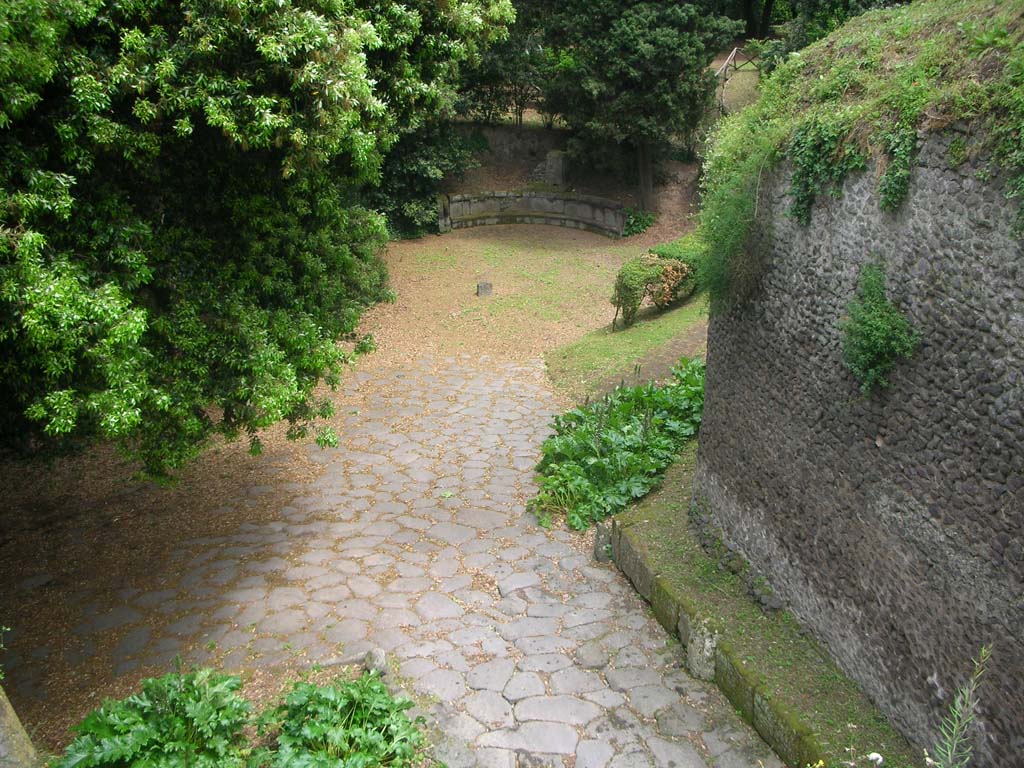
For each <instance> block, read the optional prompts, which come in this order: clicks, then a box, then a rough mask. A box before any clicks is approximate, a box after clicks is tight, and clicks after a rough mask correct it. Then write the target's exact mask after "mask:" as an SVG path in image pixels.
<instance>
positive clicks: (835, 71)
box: [700, 0, 1024, 310]
mask: <svg viewBox="0 0 1024 768" xmlns="http://www.w3.org/2000/svg"><path fill="white" fill-rule="evenodd" d="M897 63H898V65H899V66H896V64H897ZM761 92H762V96H761V99H760V100H759V101H758V102H757V103H756V104H754V105H752V106H751V107H749V108H747V109H745V110H744V111H743V112H741V113H739V114H737V115H734V116H731V117H729V118H727V119H725V120H724V121H723V122H722V124H721V126H720V128H719V129H718V131H717V132H716V134H715V136H714V137H713V139H712V141H711V143H710V145H709V150H708V155H707V158H706V161H705V168H704V174H703V178H702V185H703V188H702V193H703V194H702V209H701V214H700V221H701V229H702V231H703V233H704V236H705V239H706V241H707V243H708V259H707V264H706V268H705V270H704V271H703V273H702V276H703V282H704V284H705V285H706V287H707V288H708V289H709V290H710V292H711V295H712V299H713V302H712V309H713V310H714V309H715V308H716V307H719V306H721V305H722V302H723V301H737V300H742V298H743V297H744V296H745V295H747V293H748V292H749V291H751V290H753V288H754V287H756V284H757V281H758V279H759V275H760V263H759V254H760V252H761V250H762V249H760V248H758V247H756V245H755V244H753V243H751V241H750V236H751V233H752V222H753V221H754V219H755V212H756V197H757V192H758V189H759V185H760V183H761V181H762V180H763V179H764V178H765V175H766V174H767V173H770V172H771V170H772V169H773V168H774V167H775V166H776V164H778V163H779V162H780V161H782V160H783V159H787V158H788V159H790V160H791V161H792V166H793V177H792V187H791V195H792V198H793V208H792V213H793V215H794V216H795V217H796V218H798V219H799V220H801V221H806V220H808V218H809V216H810V215H811V208H812V206H813V204H814V201H815V199H816V198H817V197H818V195H820V194H823V193H828V194H837V193H838V191H839V189H840V185H841V183H842V181H843V178H844V177H845V175H846V174H847V173H848V172H850V171H851V170H854V169H857V168H861V167H864V165H865V164H866V163H868V162H869V161H874V162H875V164H876V168H877V170H878V172H879V173H878V191H879V203H880V206H881V207H882V208H883V209H885V210H895V209H896V208H898V207H899V205H900V203H901V202H902V200H903V198H904V197H905V196H906V193H907V190H908V187H909V181H910V171H911V167H912V163H913V160H914V156H915V153H916V150H917V143H918V132H919V131H920V130H921V129H922V128H927V129H940V128H941V127H943V126H946V125H949V124H951V123H953V122H955V121H957V120H963V121H966V122H968V123H969V124H971V126H972V128H973V129H974V130H972V139H971V146H970V149H969V150H968V149H967V147H966V145H964V143H963V142H961V145H960V148H959V152H958V153H957V155H958V156H957V157H955V158H954V157H951V164H952V163H956V162H963V160H964V159H965V157H966V155H967V154H968V152H970V153H971V155H972V156H974V157H979V156H983V155H984V156H988V157H989V158H990V159H991V171H992V174H993V175H995V174H997V173H1002V174H1006V175H1007V176H1008V177H1009V178H1008V179H1007V194H1008V195H1010V196H1018V197H1019V196H1020V195H1021V192H1022V191H1024V8H1022V7H1021V6H1020V4H1008V5H994V4H992V3H991V2H988V1H987V0H924V1H923V2H918V3H914V4H912V5H908V6H901V7H896V8H892V9H886V10H876V11H871V12H869V13H865V14H864V15H862V16H859V17H857V18H855V19H853V20H852V21H850V22H848V23H847V24H846V25H845V26H844V27H842V28H840V29H839V30H837V31H836V32H834V33H833V34H831V35H830V36H829V37H828V38H826V39H825V40H822V41H821V42H819V43H817V44H815V45H813V46H811V47H810V48H808V49H806V50H804V51H802V52H800V54H799V55H796V56H792V57H790V58H789V59H788V60H787V61H786V63H785V64H783V65H782V66H780V67H779V68H778V70H776V71H775V72H774V73H773V74H772V75H771V76H770V77H768V78H766V79H765V80H763V81H762V84H761Z"/></svg>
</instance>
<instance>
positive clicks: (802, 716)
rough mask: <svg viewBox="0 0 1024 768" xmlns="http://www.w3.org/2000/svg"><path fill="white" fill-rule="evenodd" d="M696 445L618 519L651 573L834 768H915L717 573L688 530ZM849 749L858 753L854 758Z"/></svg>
mask: <svg viewBox="0 0 1024 768" xmlns="http://www.w3.org/2000/svg"><path fill="white" fill-rule="evenodd" d="M696 457H697V445H696V442H693V443H691V444H690V445H689V446H688V447H687V448H685V449H684V450H683V452H682V453H681V454H680V457H679V460H678V461H677V462H676V463H675V464H673V465H672V466H671V467H670V468H669V469H668V471H667V473H666V475H665V478H664V480H663V482H662V483H661V486H660V487H659V488H658V489H657V490H656V491H654V492H653V493H651V494H650V495H649V496H647V497H646V498H645V499H643V500H642V501H641V502H640V503H638V504H637V505H636V506H634V507H633V508H631V509H630V510H628V511H627V512H624V513H621V514H620V515H618V516H617V517H616V521H617V523H618V524H619V525H622V526H624V527H628V529H629V532H630V535H631V536H633V537H634V538H635V539H636V540H639V542H640V543H641V545H642V548H643V550H644V551H645V552H646V553H647V555H648V558H649V561H648V562H649V565H650V567H651V572H652V573H653V574H655V575H656V576H660V577H661V578H662V579H664V580H667V582H668V584H669V587H670V588H671V589H672V591H673V592H675V593H677V594H680V595H683V596H685V599H686V600H687V601H688V602H689V604H690V605H691V606H692V608H693V609H694V611H695V613H696V614H697V615H700V616H705V617H710V618H711V624H712V628H713V629H716V630H717V631H718V633H719V642H720V643H725V644H727V645H728V646H729V647H730V648H731V649H732V651H733V652H734V658H735V659H737V660H738V661H740V662H741V663H742V664H743V665H744V666H745V669H744V670H742V671H743V672H745V673H746V672H749V673H751V674H754V675H756V676H757V677H758V678H760V681H761V690H763V691H766V692H767V693H768V694H769V695H770V696H771V697H772V699H773V700H775V701H777V702H779V703H780V704H781V705H782V706H783V707H784V708H785V709H787V710H789V712H790V713H791V714H792V715H793V716H794V719H795V720H798V721H800V722H802V723H804V724H806V725H807V726H808V727H809V728H810V729H811V731H812V732H813V734H814V736H815V737H816V740H817V742H818V744H819V745H820V746H821V748H822V750H823V751H824V753H825V755H827V756H828V765H829V766H838V765H840V764H841V762H840V761H842V760H848V759H850V758H849V756H850V755H851V754H852V755H854V756H857V757H863V756H864V755H867V754H868V753H870V752H878V753H880V754H881V755H883V756H884V757H885V765H886V768H919V767H920V766H922V765H923V764H924V761H923V758H922V757H920V756H919V755H918V754H917V753H916V751H915V750H914V749H912V748H911V747H910V746H909V745H908V744H907V742H906V741H905V740H904V739H903V738H902V737H901V736H900V735H899V734H898V733H896V731H895V730H894V729H893V728H892V726H891V725H889V723H888V722H887V720H886V719H885V717H884V716H883V715H882V714H881V713H880V712H879V711H878V710H877V709H876V708H875V707H874V706H873V705H872V704H871V702H869V701H868V699H867V698H866V697H865V695H864V694H863V693H862V692H861V691H860V689H859V688H858V687H857V685H856V684H855V683H854V682H853V681H851V680H850V679H849V678H847V677H846V676H845V675H844V674H843V672H842V671H841V670H840V669H839V668H838V667H837V666H836V664H835V663H834V662H833V661H832V660H831V659H830V658H829V657H828V655H827V653H826V652H825V651H824V650H822V648H821V647H820V646H818V645H817V643H815V642H814V641H813V640H811V639H810V638H808V637H806V636H805V635H804V634H803V631H802V630H801V627H800V625H799V624H798V623H797V621H796V619H795V618H794V617H793V616H792V614H790V613H788V612H785V611H783V612H778V613H771V614H769V613H765V612H764V611H763V610H762V609H761V607H760V606H759V605H758V604H757V603H756V602H755V601H754V600H753V598H752V597H751V596H750V594H749V591H748V589H747V584H746V581H745V579H744V578H743V577H742V576H740V575H737V574H735V573H732V572H731V571H729V570H726V569H724V568H721V567H720V566H719V564H718V562H717V561H716V560H714V559H713V558H712V557H710V556H709V555H708V554H707V553H706V552H705V551H704V550H703V549H702V548H701V546H700V544H699V543H698V541H697V539H696V537H695V536H694V535H693V533H692V532H691V530H690V527H689V524H688V509H689V505H690V497H691V492H692V482H693V471H694V467H695V464H696ZM849 750H852V752H850V751H849Z"/></svg>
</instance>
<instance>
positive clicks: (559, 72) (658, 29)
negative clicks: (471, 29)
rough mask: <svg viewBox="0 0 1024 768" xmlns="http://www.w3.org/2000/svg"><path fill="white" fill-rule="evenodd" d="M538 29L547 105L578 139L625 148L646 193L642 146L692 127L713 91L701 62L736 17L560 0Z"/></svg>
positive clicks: (647, 155) (732, 28) (644, 4)
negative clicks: (549, 48)
mask: <svg viewBox="0 0 1024 768" xmlns="http://www.w3.org/2000/svg"><path fill="white" fill-rule="evenodd" d="M547 29H548V39H549V41H550V43H551V44H552V45H553V46H555V47H556V50H557V60H558V63H557V66H556V68H555V72H554V75H553V78H552V81H551V82H550V83H549V86H548V97H547V102H548V108H549V109H551V110H552V111H555V112H557V113H558V114H560V115H562V116H563V118H564V119H565V121H566V122H567V123H568V125H569V127H570V128H571V129H573V130H574V131H575V132H576V133H577V134H579V135H580V136H582V137H584V138H585V139H591V140H597V141H598V142H603V143H605V144H607V143H609V142H612V143H616V144H624V145H627V146H629V147H632V148H634V149H635V150H636V151H637V157H638V166H639V169H640V186H641V197H642V198H643V202H644V203H646V202H648V201H649V198H650V191H651V185H652V176H651V150H652V148H655V147H657V146H658V145H665V144H667V143H668V141H669V140H670V139H671V137H673V136H676V135H683V136H686V135H688V134H690V133H691V132H692V131H693V130H694V129H695V128H696V127H697V124H698V122H699V121H700V120H701V118H702V117H703V114H704V110H705V108H706V107H707V105H708V103H709V100H710V99H711V96H712V94H713V93H714V77H713V75H712V74H711V73H710V72H709V71H708V65H709V64H710V62H711V59H712V57H713V56H714V54H715V52H716V51H717V50H718V49H719V48H720V47H721V46H723V45H724V44H725V43H726V42H727V41H728V40H730V39H731V38H732V37H733V36H734V35H735V33H736V31H737V29H738V25H737V24H736V23H734V22H731V21H729V20H728V19H726V18H724V17H722V16H716V15H714V14H712V13H708V12H707V10H706V9H704V8H702V7H701V6H699V5H695V4H689V3H678V2H672V0H627V1H626V2H621V1H620V0H567V1H566V2H560V3H556V4H554V5H553V6H552V8H551V13H550V15H549V18H548V21H547Z"/></svg>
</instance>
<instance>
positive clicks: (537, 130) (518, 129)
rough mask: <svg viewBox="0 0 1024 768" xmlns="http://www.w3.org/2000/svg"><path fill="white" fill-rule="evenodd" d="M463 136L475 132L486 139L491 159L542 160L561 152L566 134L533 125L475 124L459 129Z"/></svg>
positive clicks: (567, 134) (566, 132) (566, 138)
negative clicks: (558, 151)
mask: <svg viewBox="0 0 1024 768" xmlns="http://www.w3.org/2000/svg"><path fill="white" fill-rule="evenodd" d="M459 130H460V131H462V132H463V133H464V134H466V135H468V134H472V133H479V134H481V135H482V136H483V137H484V138H485V139H486V140H487V147H488V150H489V151H490V153H491V156H492V157H494V158H495V159H497V160H525V159H535V160H538V161H540V160H543V159H544V157H545V155H547V153H548V152H550V151H551V150H553V149H563V148H564V147H565V143H566V141H567V140H568V137H569V132H568V131H563V130H558V129H555V128H543V127H541V126H537V125H523V126H514V125H477V124H473V123H466V124H462V125H460V126H459Z"/></svg>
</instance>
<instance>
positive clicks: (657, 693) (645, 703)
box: [629, 685, 679, 717]
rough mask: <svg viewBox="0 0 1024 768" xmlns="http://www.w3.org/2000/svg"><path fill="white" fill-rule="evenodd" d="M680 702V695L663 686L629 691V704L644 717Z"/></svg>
mask: <svg viewBox="0 0 1024 768" xmlns="http://www.w3.org/2000/svg"><path fill="white" fill-rule="evenodd" d="M678 701H679V694H678V693H676V692H675V691H670V690H669V689H668V688H665V687H664V686H662V685H641V686H638V687H636V688H630V689H629V702H630V704H632V706H633V709H635V710H636V711H637V712H639V713H640V714H641V715H643V716H644V717H654V714H655V713H656V712H657V711H658V710H659V709H664V708H665V707H667V706H669V705H670V704H675V703H676V702H678Z"/></svg>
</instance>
